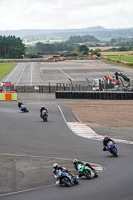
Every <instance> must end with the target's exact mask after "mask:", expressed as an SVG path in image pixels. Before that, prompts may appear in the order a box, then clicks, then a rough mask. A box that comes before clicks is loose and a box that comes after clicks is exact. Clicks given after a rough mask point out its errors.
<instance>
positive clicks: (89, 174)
mask: <svg viewBox="0 0 133 200" xmlns="http://www.w3.org/2000/svg"><path fill="white" fill-rule="evenodd" d="M77 168H78V172H79V174H80V176H85V177H86V178H88V179H92V178H93V177H97V176H98V175H97V173H96V172H95V171H93V170H92V169H90V168H89V167H88V166H86V165H82V164H78V166H77Z"/></svg>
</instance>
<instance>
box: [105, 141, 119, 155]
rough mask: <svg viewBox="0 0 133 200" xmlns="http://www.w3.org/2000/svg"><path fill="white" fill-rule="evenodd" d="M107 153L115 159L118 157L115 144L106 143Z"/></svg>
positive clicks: (111, 142)
mask: <svg viewBox="0 0 133 200" xmlns="http://www.w3.org/2000/svg"><path fill="white" fill-rule="evenodd" d="M107 147H108V151H109V152H110V153H111V154H112V155H113V156H115V157H118V155H117V148H116V147H115V143H114V142H113V141H109V142H108V143H107Z"/></svg>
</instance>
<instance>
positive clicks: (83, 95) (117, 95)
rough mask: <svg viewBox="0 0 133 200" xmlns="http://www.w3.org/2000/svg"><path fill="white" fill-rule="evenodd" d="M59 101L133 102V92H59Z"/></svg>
mask: <svg viewBox="0 0 133 200" xmlns="http://www.w3.org/2000/svg"><path fill="white" fill-rule="evenodd" d="M55 97H56V98H57V99H103V100H133V92H103V91H102V92H101V91H96V92H95V91H85V92H83V91H57V92H56V93H55Z"/></svg>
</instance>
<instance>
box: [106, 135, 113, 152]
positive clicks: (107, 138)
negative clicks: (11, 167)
mask: <svg viewBox="0 0 133 200" xmlns="http://www.w3.org/2000/svg"><path fill="white" fill-rule="evenodd" d="M109 141H112V142H113V143H115V142H114V141H113V140H112V139H111V138H109V137H108V136H107V135H105V136H104V139H103V151H107V150H108V147H107V143H108V142H109Z"/></svg>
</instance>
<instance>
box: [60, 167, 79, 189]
mask: <svg viewBox="0 0 133 200" xmlns="http://www.w3.org/2000/svg"><path fill="white" fill-rule="evenodd" d="M56 178H57V179H59V181H60V184H64V185H66V186H67V187H71V186H72V185H74V184H76V185H77V184H79V180H78V178H77V177H76V176H72V175H71V174H68V173H67V172H64V171H62V170H60V169H59V170H58V173H57V174H56Z"/></svg>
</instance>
